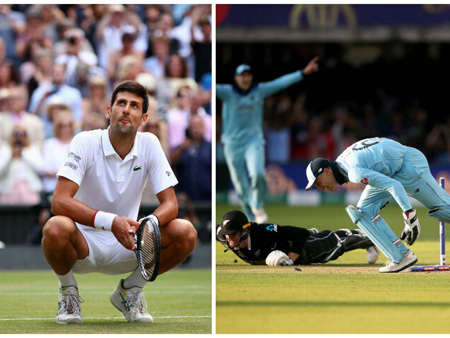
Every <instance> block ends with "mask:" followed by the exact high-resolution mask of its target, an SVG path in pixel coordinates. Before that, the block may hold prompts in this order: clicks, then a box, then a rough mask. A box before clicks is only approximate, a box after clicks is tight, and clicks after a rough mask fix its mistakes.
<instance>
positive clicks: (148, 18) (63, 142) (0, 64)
mask: <svg viewBox="0 0 450 338" xmlns="http://www.w3.org/2000/svg"><path fill="white" fill-rule="evenodd" d="M124 80H134V81H137V82H139V83H141V84H142V85H144V86H145V87H146V88H147V91H148V94H149V96H150V106H149V109H148V113H149V118H148V120H147V123H146V125H145V126H143V127H142V130H141V131H142V132H152V133H154V134H155V135H156V136H157V137H158V138H159V140H160V142H161V145H162V147H163V149H164V151H165V153H166V156H167V158H168V159H169V161H170V162H171V164H172V167H173V168H174V170H175V172H176V175H177V178H178V180H179V182H180V183H179V184H178V185H177V186H176V188H175V189H176V192H177V194H179V200H180V214H179V217H188V218H189V217H191V218H196V216H195V210H194V206H195V205H196V204H200V205H206V206H209V210H210V208H211V6H210V5H187V4H179V5H167V4H164V5H144V4H140V5H121V4H112V5H107V4H101V5H89V4H85V5H54V4H44V5H22V4H20V5H6V4H1V5H0V207H2V206H18V205H27V206H36V209H38V210H39V226H40V227H42V225H43V224H44V223H45V221H46V220H47V219H48V217H49V216H50V203H51V195H52V193H53V190H54V188H55V185H56V180H57V178H56V173H57V171H58V169H59V167H60V166H61V165H62V164H63V163H64V161H65V156H66V151H67V148H68V146H69V144H70V141H71V140H72V138H73V136H74V135H75V134H77V133H79V132H81V131H86V130H92V129H99V128H100V129H104V128H107V127H108V120H107V119H106V118H105V112H106V107H107V105H108V104H109V103H110V94H111V93H112V91H113V90H114V88H115V86H116V85H117V84H118V83H119V82H121V81H124ZM202 203H203V204H202ZM142 204H143V205H147V206H156V205H157V204H158V201H157V199H156V198H155V197H154V195H153V194H152V191H151V187H150V186H148V187H147V188H146V191H145V193H144V197H143V201H142ZM2 210H7V208H3V209H2ZM194 221H195V220H194ZM34 235H35V237H36V238H34V239H33V238H32V239H30V241H34V242H36V243H39V236H40V231H39V228H38V230H37V232H36V233H35V234H34ZM0 239H1V238H0Z"/></svg>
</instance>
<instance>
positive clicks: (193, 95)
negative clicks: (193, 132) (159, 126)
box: [167, 87, 212, 149]
mask: <svg viewBox="0 0 450 338" xmlns="http://www.w3.org/2000/svg"><path fill="white" fill-rule="evenodd" d="M176 100H177V104H178V107H177V108H175V109H171V110H169V111H168V113H167V121H168V124H169V144H170V148H171V149H174V148H176V147H178V146H179V145H180V144H182V143H183V142H184V141H185V139H186V132H187V130H188V126H189V120H190V119H191V117H192V116H195V115H198V116H200V117H201V118H202V120H203V130H204V138H205V140H207V141H208V142H211V138H212V131H211V116H210V115H208V114H207V113H206V111H205V109H204V108H203V107H202V106H201V104H202V94H201V92H199V91H195V92H192V90H191V89H190V88H189V87H181V88H180V89H179V90H178V94H177V98H176Z"/></svg>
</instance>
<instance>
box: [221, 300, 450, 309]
mask: <svg viewBox="0 0 450 338" xmlns="http://www.w3.org/2000/svg"><path fill="white" fill-rule="evenodd" d="M216 306H217V307H219V306H231V307H236V306H238V307H239V306H242V307H260V306H274V307H280V306H283V307H284V306H292V307H298V306H314V307H316V306H318V307H342V306H344V307H345V306H347V307H367V306H370V307H380V308H384V307H401V306H406V307H412V306H418V307H427V308H441V307H446V308H448V307H449V306H450V302H435V303H430V302H398V301H396V302H395V303H394V302H393V303H388V302H340V301H317V302H315V301H259V302H258V301H253V300H252V301H251V302H243V301H217V302H216Z"/></svg>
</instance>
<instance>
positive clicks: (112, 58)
mask: <svg viewBox="0 0 450 338" xmlns="http://www.w3.org/2000/svg"><path fill="white" fill-rule="evenodd" d="M134 40H136V36H135V35H134V34H132V33H127V32H126V33H123V34H122V48H121V49H120V50H119V51H111V53H110V54H109V63H108V76H109V78H110V79H114V75H115V74H116V69H117V68H118V65H119V63H120V61H121V60H122V59H123V58H124V57H125V56H128V55H132V56H134V57H136V58H137V59H138V60H139V62H142V53H141V52H140V51H139V50H138V49H136V48H135V47H134V46H133V42H134Z"/></svg>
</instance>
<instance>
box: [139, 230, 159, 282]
mask: <svg viewBox="0 0 450 338" xmlns="http://www.w3.org/2000/svg"><path fill="white" fill-rule="evenodd" d="M152 230H153V229H152ZM141 241H142V243H141V258H142V265H143V267H144V270H145V273H146V274H147V275H148V277H150V276H152V275H153V272H154V269H155V267H156V259H157V254H156V236H155V232H154V231H151V232H149V231H148V225H145V229H143V231H142V239H141Z"/></svg>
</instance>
